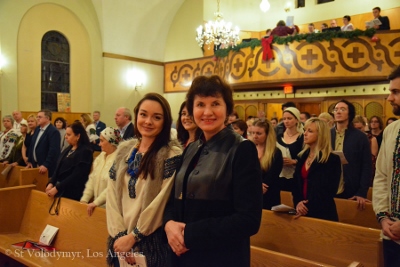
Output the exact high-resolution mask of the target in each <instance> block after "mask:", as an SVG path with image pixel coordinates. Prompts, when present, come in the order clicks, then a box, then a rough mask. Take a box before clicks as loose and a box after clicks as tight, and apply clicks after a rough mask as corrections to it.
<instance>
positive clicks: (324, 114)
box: [318, 112, 335, 128]
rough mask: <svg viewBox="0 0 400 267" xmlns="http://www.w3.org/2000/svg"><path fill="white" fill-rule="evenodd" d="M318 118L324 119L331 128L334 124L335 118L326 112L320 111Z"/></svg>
mask: <svg viewBox="0 0 400 267" xmlns="http://www.w3.org/2000/svg"><path fill="white" fill-rule="evenodd" d="M318 118H319V119H321V120H323V121H325V122H326V123H327V124H328V127H329V128H332V127H333V126H334V124H335V120H334V119H333V116H332V115H331V114H329V113H328V112H322V113H321V114H319V116H318Z"/></svg>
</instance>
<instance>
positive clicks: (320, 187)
mask: <svg viewBox="0 0 400 267" xmlns="http://www.w3.org/2000/svg"><path fill="white" fill-rule="evenodd" d="M304 129H305V131H304V144H305V147H304V149H303V150H302V151H301V152H300V153H299V157H300V158H299V160H298V163H297V165H296V170H295V173H294V178H295V182H296V187H295V190H293V199H294V203H295V205H296V211H297V215H299V216H308V217H314V218H319V219H325V220H331V221H338V215H337V211H336V205H335V201H334V199H333V198H334V197H335V195H336V192H337V190H338V186H339V180H340V174H341V163H340V158H339V156H337V155H335V154H333V153H331V144H330V140H331V137H330V131H329V127H328V125H327V123H326V122H325V121H322V120H320V119H318V118H311V119H309V120H307V121H306V123H305V126H304Z"/></svg>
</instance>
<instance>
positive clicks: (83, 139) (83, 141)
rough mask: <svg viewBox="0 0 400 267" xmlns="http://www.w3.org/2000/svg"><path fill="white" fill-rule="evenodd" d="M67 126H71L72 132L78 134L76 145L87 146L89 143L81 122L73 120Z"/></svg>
mask: <svg viewBox="0 0 400 267" xmlns="http://www.w3.org/2000/svg"><path fill="white" fill-rule="evenodd" d="M68 128H71V130H72V132H73V133H74V134H75V135H79V140H78V147H79V146H82V145H87V146H89V144H90V141H89V137H88V135H87V133H86V130H85V128H84V127H83V125H82V123H80V122H73V123H72V124H71V125H69V126H68Z"/></svg>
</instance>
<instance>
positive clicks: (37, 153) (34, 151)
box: [27, 110, 61, 178]
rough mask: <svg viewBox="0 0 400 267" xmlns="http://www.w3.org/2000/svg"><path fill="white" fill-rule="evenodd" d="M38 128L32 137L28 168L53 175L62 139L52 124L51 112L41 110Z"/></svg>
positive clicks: (38, 115)
mask: <svg viewBox="0 0 400 267" xmlns="http://www.w3.org/2000/svg"><path fill="white" fill-rule="evenodd" d="M36 119H37V122H38V127H36V129H35V133H34V134H33V136H32V141H31V145H30V147H29V152H28V164H27V167H28V168H37V167H38V168H39V173H41V174H43V173H46V172H48V176H49V178H50V177H51V176H52V175H53V172H54V168H55V166H56V162H57V159H58V156H59V155H60V142H61V140H60V139H61V137H60V133H59V132H58V130H57V129H56V128H55V127H54V126H53V125H52V124H51V111H49V110H41V111H39V112H38V114H37V117H36Z"/></svg>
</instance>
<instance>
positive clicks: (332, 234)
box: [250, 210, 383, 267]
mask: <svg viewBox="0 0 400 267" xmlns="http://www.w3.org/2000/svg"><path fill="white" fill-rule="evenodd" d="M294 218H295V216H293V215H289V214H285V213H276V212H272V211H269V210H263V214H262V221H261V226H260V230H259V231H258V233H257V234H256V235H254V236H252V237H251V239H250V244H251V245H252V246H256V247H260V248H265V249H269V250H273V251H276V252H280V253H284V254H288V255H292V256H295V257H301V258H304V259H308V260H311V261H317V262H323V263H326V264H330V265H334V266H348V265H349V264H351V263H353V262H360V263H361V264H363V265H364V266H365V267H369V266H371V267H376V266H383V265H382V260H383V259H382V249H381V246H382V244H381V241H380V237H379V235H380V231H379V230H378V229H372V228H365V227H360V226H355V225H349V224H344V223H337V222H331V221H324V220H319V219H314V218H307V217H300V218H298V219H297V220H295V219H294Z"/></svg>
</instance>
